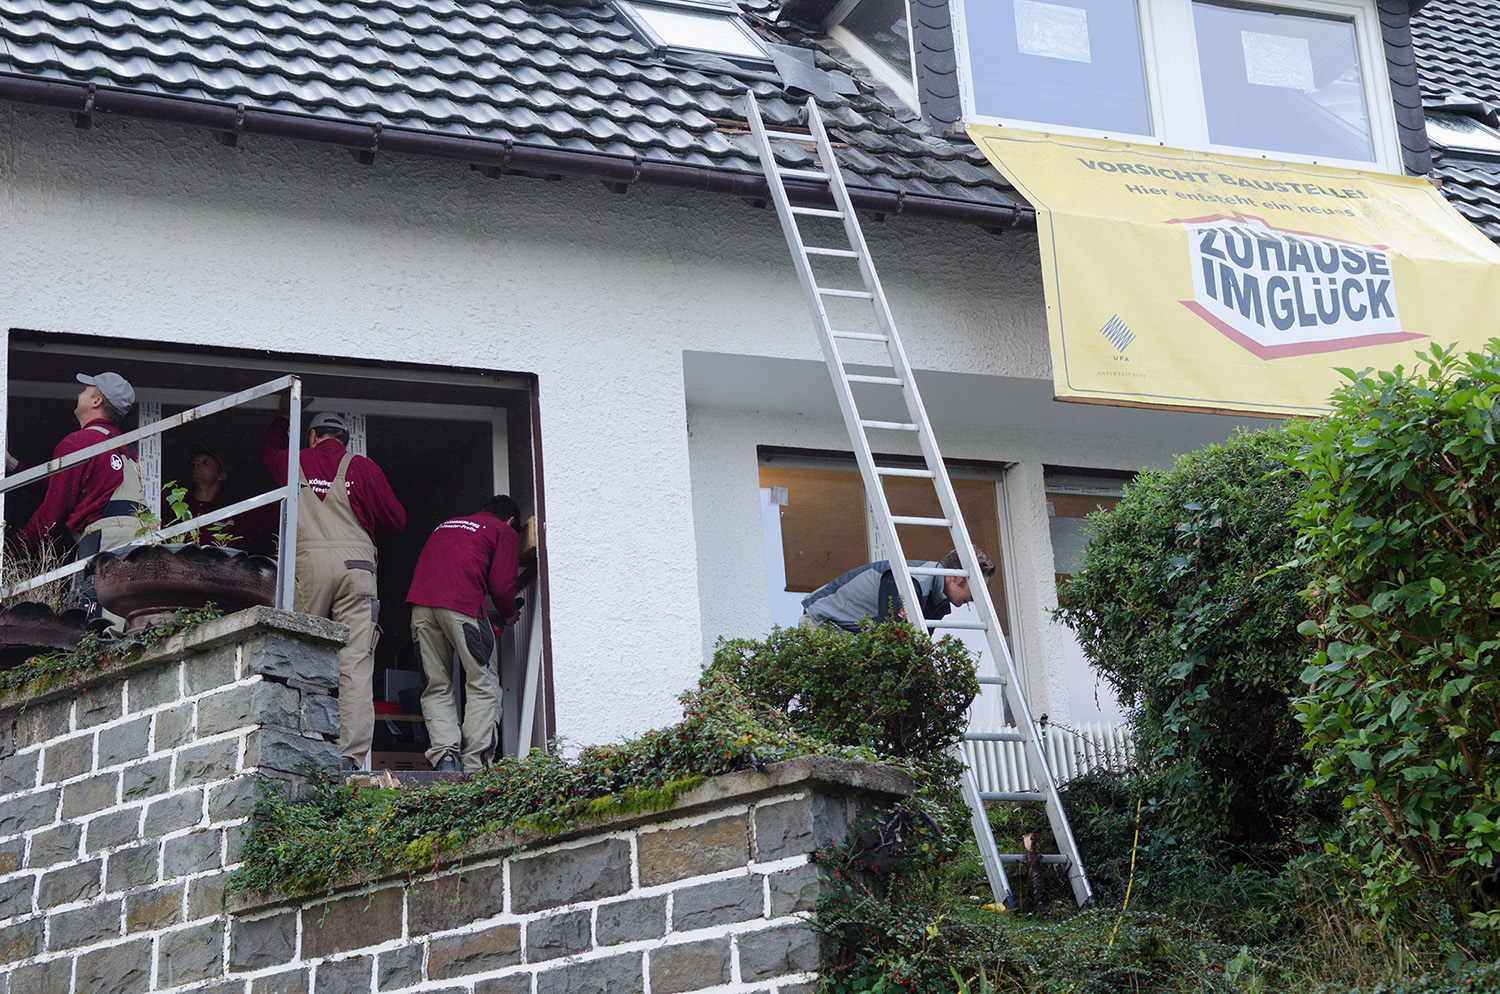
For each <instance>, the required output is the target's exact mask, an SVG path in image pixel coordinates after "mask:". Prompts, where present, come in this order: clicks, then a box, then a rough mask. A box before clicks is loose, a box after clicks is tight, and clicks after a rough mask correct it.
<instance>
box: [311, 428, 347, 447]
mask: <svg viewBox="0 0 1500 994" xmlns="http://www.w3.org/2000/svg"><path fill="white" fill-rule="evenodd" d="M310 430H311V431H312V433H313V434H314V435H316V436H318V437H319V438H333V439H337V440H338V443H339V444H340V445H348V444H349V433H348V432H347V431H345V430H344V429H342V428H335V427H333V425H319V426H318V427H316V428H312V429H310Z"/></svg>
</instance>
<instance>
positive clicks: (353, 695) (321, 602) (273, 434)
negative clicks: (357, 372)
mask: <svg viewBox="0 0 1500 994" xmlns="http://www.w3.org/2000/svg"><path fill="white" fill-rule="evenodd" d="M289 428H290V425H289V424H288V423H287V420H286V418H285V417H284V416H283V417H280V418H277V419H276V420H275V421H272V422H271V427H270V428H269V429H268V430H267V432H266V439H265V441H264V442H263V443H262V444H261V449H260V459H261V462H262V463H264V464H265V467H266V471H267V472H269V473H270V474H271V478H272V479H274V480H275V481H276V485H277V486H282V485H283V484H285V483H286V454H287V448H286V447H287V433H288V429H289ZM348 443H349V430H348V428H347V427H346V426H345V425H344V419H343V418H341V417H340V416H339V415H337V414H319V415H318V416H317V417H315V418H313V419H312V424H310V425H309V426H308V429H307V447H306V448H305V449H303V450H302V452H301V453H300V455H299V456H298V461H299V464H300V467H301V469H300V473H299V476H300V483H301V486H300V488H299V489H298V493H297V591H296V598H295V601H294V607H295V609H296V610H297V611H300V612H302V613H303V614H313V615H317V616H319V617H322V618H331V619H333V620H334V621H337V622H340V623H342V624H345V625H348V626H349V642H348V644H346V645H345V646H344V647H343V648H342V649H340V650H339V752H340V753H342V755H343V762H342V766H343V768H344V769H346V770H358V769H363V768H364V762H365V754H366V753H368V752H369V751H370V746H371V744H372V742H373V740H374V736H375V704H374V685H373V684H374V676H375V642H376V640H377V639H378V638H379V637H380V630H379V629H378V628H376V621H377V619H378V618H379V616H380V600H379V598H378V594H377V593H376V585H375V529H376V528H377V527H379V528H384V529H386V530H388V531H393V532H399V531H401V530H402V529H403V528H405V527H406V509H405V508H403V507H402V506H401V502H400V501H398V500H397V499H396V495H395V494H394V493H392V492H391V485H390V483H388V482H387V481H386V478H385V474H384V473H382V472H381V471H380V467H379V466H377V465H375V463H373V462H372V461H370V460H369V459H366V458H365V457H364V456H357V455H355V454H354V453H352V452H349V451H347V450H346V449H345V448H344V447H345V446H346V445H348Z"/></svg>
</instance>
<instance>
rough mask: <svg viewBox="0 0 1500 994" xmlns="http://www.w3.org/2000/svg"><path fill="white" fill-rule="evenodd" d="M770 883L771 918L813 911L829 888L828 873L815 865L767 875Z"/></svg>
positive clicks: (809, 864)
mask: <svg viewBox="0 0 1500 994" xmlns="http://www.w3.org/2000/svg"><path fill="white" fill-rule="evenodd" d="M767 876H768V877H769V878H770V882H771V917H772V918H780V917H781V916H782V915H794V914H798V913H799V912H804V911H813V910H815V909H816V908H817V905H818V898H820V897H822V896H823V894H824V892H825V891H826V890H827V889H828V887H829V886H830V885H829V883H828V873H827V871H826V870H824V869H823V867H821V866H819V865H818V864H816V863H808V864H807V865H805V866H798V867H795V868H793V869H790V870H782V871H780V872H779V873H771V874H768V875H767Z"/></svg>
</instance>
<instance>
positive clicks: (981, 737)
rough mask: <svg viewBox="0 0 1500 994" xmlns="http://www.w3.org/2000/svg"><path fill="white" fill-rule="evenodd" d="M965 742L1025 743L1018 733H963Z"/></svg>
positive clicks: (1023, 737)
mask: <svg viewBox="0 0 1500 994" xmlns="http://www.w3.org/2000/svg"><path fill="white" fill-rule="evenodd" d="M964 741H965V742H1025V741H1026V736H1024V735H1022V734H1021V733H1020V732H965V733H964Z"/></svg>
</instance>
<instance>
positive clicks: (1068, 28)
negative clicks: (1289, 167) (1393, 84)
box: [953, 0, 1400, 172]
mask: <svg viewBox="0 0 1500 994" xmlns="http://www.w3.org/2000/svg"><path fill="white" fill-rule="evenodd" d="M953 3H954V6H955V13H956V26H957V38H958V40H959V48H960V56H961V60H960V78H961V85H962V89H963V100H964V113H965V117H966V119H968V120H971V121H974V122H975V123H983V124H1002V125H1003V124H1012V125H1017V126H1020V127H1028V128H1033V129H1037V130H1044V131H1066V132H1071V133H1076V134H1084V135H1092V136H1095V137H1105V138H1114V139H1120V140H1127V141H1151V142H1154V143H1157V144H1162V145H1173V146H1177V147H1181V148H1189V149H1202V150H1212V151H1218V152H1228V153H1231V154H1237V155H1247V156H1257V157H1266V158H1278V159H1295V160H1299V161H1311V162H1324V163H1328V164H1331V165H1339V166H1348V167H1354V168H1360V167H1365V168H1368V167H1370V166H1375V167H1377V168H1381V169H1385V170H1388V171H1391V172H1399V171H1400V149H1399V146H1398V144H1397V141H1396V129H1395V118H1394V115H1393V113H1392V111H1391V107H1390V103H1391V101H1390V85H1389V82H1388V80H1387V78H1386V71H1385V55H1384V48H1383V46H1382V42H1381V36H1380V24H1379V21H1378V19H1377V14H1376V9H1375V5H1374V3H1373V2H1372V0H1298V2H1297V3H1296V4H1295V5H1290V4H1288V5H1282V4H1277V5H1272V4H1250V3H1241V2H1232V3H1231V2H1219V0H953Z"/></svg>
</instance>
